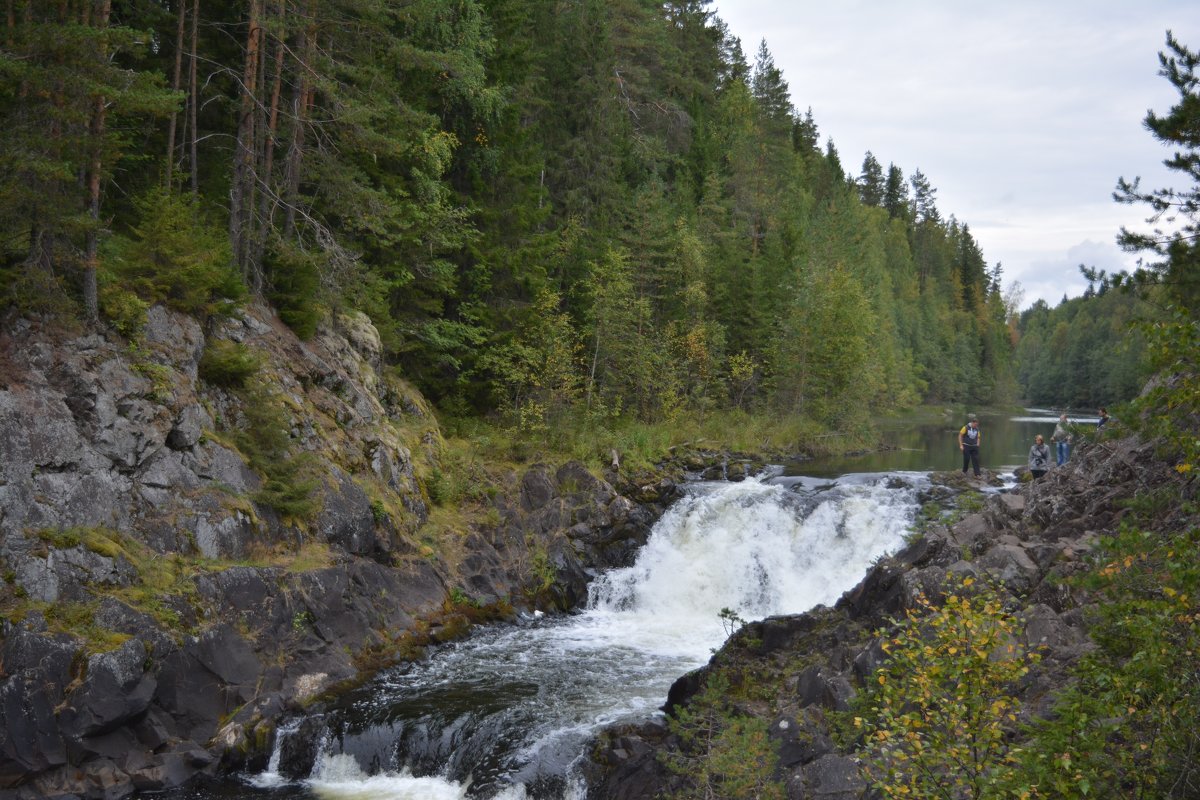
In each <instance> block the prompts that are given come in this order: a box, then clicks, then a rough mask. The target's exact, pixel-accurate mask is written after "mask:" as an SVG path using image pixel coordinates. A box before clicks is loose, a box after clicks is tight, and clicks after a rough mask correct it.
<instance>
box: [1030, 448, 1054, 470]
mask: <svg viewBox="0 0 1200 800" xmlns="http://www.w3.org/2000/svg"><path fill="white" fill-rule="evenodd" d="M1049 466H1050V445H1048V444H1035V445H1034V446H1033V447H1031V448H1029V468H1030V469H1040V470H1045V469H1046V468H1047V467H1049Z"/></svg>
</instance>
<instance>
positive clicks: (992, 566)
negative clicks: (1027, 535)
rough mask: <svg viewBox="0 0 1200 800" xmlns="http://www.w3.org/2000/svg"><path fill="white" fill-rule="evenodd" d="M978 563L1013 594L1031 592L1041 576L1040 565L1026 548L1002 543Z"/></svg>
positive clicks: (1021, 594) (989, 551)
mask: <svg viewBox="0 0 1200 800" xmlns="http://www.w3.org/2000/svg"><path fill="white" fill-rule="evenodd" d="M977 565H978V567H979V568H980V569H982V570H983V571H984V572H986V573H987V574H988V575H989V576H991V578H992V579H993V580H995V581H998V582H1000V583H1002V584H1004V587H1005V588H1006V589H1008V590H1009V591H1010V592H1012V593H1013V594H1016V595H1019V596H1023V595H1027V594H1029V592H1030V591H1031V590H1032V589H1033V587H1034V585H1035V583H1036V582H1037V580H1038V578H1039V577H1040V571H1039V570H1038V566H1037V564H1036V563H1034V561H1033V559H1031V558H1030V557H1029V554H1028V553H1026V552H1025V550H1024V548H1022V547H1018V546H1015V545H1011V544H1001V545H996V546H995V547H993V548H991V549H990V550H988V551H987V552H986V553H984V554H983V556H982V557H980V558H979V560H978V562H977Z"/></svg>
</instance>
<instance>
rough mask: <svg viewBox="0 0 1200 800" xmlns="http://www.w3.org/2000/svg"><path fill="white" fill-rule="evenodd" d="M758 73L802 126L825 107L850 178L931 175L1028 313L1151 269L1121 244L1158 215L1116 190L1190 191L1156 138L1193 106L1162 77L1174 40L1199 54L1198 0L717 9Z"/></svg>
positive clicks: (743, 1) (755, 0) (822, 118)
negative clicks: (1099, 275)
mask: <svg viewBox="0 0 1200 800" xmlns="http://www.w3.org/2000/svg"><path fill="white" fill-rule="evenodd" d="M713 8H714V10H715V11H716V13H717V15H718V16H719V17H720V18H721V19H723V20H725V22H726V23H727V24H728V25H729V29H730V31H731V32H732V33H733V34H734V35H736V36H738V37H739V38H740V39H741V40H742V48H743V50H744V51H745V53H746V57H747V59H749V61H750V62H751V65H753V62H754V56H755V54H756V53H757V52H758V44H759V42H760V41H761V40H762V39H764V38H765V39H766V40H767V47H768V49H769V50H770V51H771V54H772V56H773V57H774V59H775V64H776V66H778V67H779V68H780V69H781V70H783V74H784V78H785V80H787V82H788V86H789V88H790V90H791V95H792V102H793V104H794V105H795V106H796V108H797V109H798V110H800V111H801V112H803V111H804V110H806V109H808V108H811V109H812V112H813V118H814V119H815V120H816V123H817V127H818V130H819V131H820V133H821V134H822V146H824V140H825V137H829V138H832V139H833V142H834V145H835V146H836V147H837V150H838V154H839V155H840V156H841V160H842V166H843V167H844V168H845V169H846V170H847V171H848V172H850V173H852V174H854V175H858V174H859V173H860V172H861V168H862V161H863V155H864V154H865V153H866V152H867V151H868V150H870V151H871V152H872V153H873V154H874V155H875V157H876V159H878V160H879V162H880V163H881V164H882V165H883V167H884V169H885V170H886V169H887V165H888V164H889V163H894V164H896V166H898V167H900V168H901V169H902V170H904V174H905V176H906V177H908V176H911V175H912V173H913V172H914V171H915V170H916V169H920V170H921V171H922V172H923V173H925V175H926V177H928V178H929V181H930V183H931V184H932V185H933V186H934V188H936V189H937V205H938V209H939V211H941V213H942V216H943V217H947V216H949V215H950V214H953V215H955V216H956V217H957V218H958V219H959V220H960V221H962V222H965V223H967V224H968V225H969V226H970V228H971V232H972V234H973V235H974V237H975V239H976V240H977V241H978V242H979V244H980V246H981V247H982V249H983V253H984V257H985V258H986V259H987V261H988V264H989V265H994V264H995V263H996V262H1000V263H1002V265H1003V267H1004V283H1005V285H1006V286H1010V285H1012V284H1013V283H1014V282H1019V283H1020V284H1021V286H1022V287H1023V289H1024V302H1023V303H1022V306H1027V305H1029V304H1030V303H1032V302H1033V301H1034V300H1037V299H1038V298H1042V299H1044V300H1046V301H1047V302H1048V303H1050V304H1051V305H1056V304H1057V303H1058V301H1059V300H1060V299H1061V298H1062V297H1063V295H1064V294H1066V295H1069V296H1072V297H1074V296H1077V295H1079V294H1081V293H1082V292H1083V290H1084V289H1085V288H1086V286H1087V284H1086V282H1085V281H1084V280H1083V278H1082V277H1081V276H1080V275H1079V270H1078V266H1079V264H1080V263H1086V264H1088V265H1091V266H1096V267H1100V268H1102V269H1107V270H1109V271H1112V270H1113V269H1117V268H1121V267H1130V266H1132V265H1133V263H1134V260H1135V257H1134V256H1132V255H1130V254H1127V253H1123V252H1122V251H1121V250H1120V249H1119V248H1117V246H1116V245H1115V244H1114V239H1115V237H1116V234H1117V232H1118V231H1119V229H1120V227H1121V225H1126V226H1128V227H1144V225H1142V222H1143V220H1144V218H1145V217H1146V209H1145V208H1144V207H1141V206H1123V205H1118V204H1117V203H1114V202H1113V201H1112V191H1113V188H1114V186H1115V185H1116V182H1117V178H1118V177H1120V176H1124V177H1126V178H1130V179H1132V178H1134V177H1137V176H1141V177H1142V181H1143V187H1160V186H1164V185H1168V184H1170V183H1174V184H1175V185H1179V180H1178V179H1177V178H1175V177H1173V176H1171V175H1170V174H1169V172H1168V171H1167V170H1166V169H1165V168H1163V167H1162V160H1163V159H1164V158H1167V157H1169V156H1170V150H1169V149H1168V148H1165V147H1164V146H1163V145H1161V144H1159V143H1158V142H1157V141H1156V140H1155V139H1154V138H1153V137H1152V136H1151V135H1150V133H1149V132H1148V131H1146V129H1145V128H1144V127H1143V125H1142V120H1143V119H1144V118H1145V115H1146V111H1147V109H1151V108H1152V109H1154V110H1156V111H1159V112H1165V111H1166V110H1167V109H1168V108H1169V107H1170V106H1171V105H1173V104H1174V103H1175V102H1176V101H1177V100H1178V94H1177V93H1176V92H1175V90H1174V89H1173V88H1172V87H1171V85H1170V84H1169V83H1168V82H1167V80H1166V79H1165V78H1163V77H1161V76H1159V75H1158V56H1157V54H1158V52H1159V51H1160V50H1163V49H1164V48H1165V42H1166V31H1167V30H1168V29H1169V30H1171V31H1173V32H1174V34H1175V36H1176V38H1178V39H1179V40H1180V41H1181V42H1182V43H1183V44H1184V45H1186V46H1188V47H1190V48H1191V49H1193V50H1195V49H1197V48H1200V2H1195V0H1188V1H1187V2H1184V1H1183V0H1173V1H1168V0H1126V1H1125V2H1112V1H1111V0H1041V2H1033V1H1032V0H999V1H997V0H992V1H991V2H973V1H972V2H967V1H961V0H957V1H956V0H906V1H905V2H885V1H884V0H874V1H869V0H823V2H812V1H811V0H793V1H792V2H784V1H783V0H715V2H714V4H713Z"/></svg>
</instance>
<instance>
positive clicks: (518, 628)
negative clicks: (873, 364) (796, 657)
mask: <svg viewBox="0 0 1200 800" xmlns="http://www.w3.org/2000/svg"><path fill="white" fill-rule="evenodd" d="M923 480H924V478H923V476H921V475H918V474H915V473H913V474H907V475H896V474H892V475H883V474H873V475H857V476H855V475H851V476H843V477H842V478H839V479H837V480H816V479H807V478H777V479H774V480H763V479H754V480H746V481H743V482H741V483H706V484H694V485H690V486H689V487H688V488H687V492H686V494H685V496H684V497H683V498H682V499H681V500H679V501H678V502H676V503H675V505H673V506H672V507H671V508H670V509H669V510H668V511H667V513H666V514H665V515H664V516H663V517H662V518H661V519H660V520H659V522H658V523H657V524H656V525H655V527H654V530H653V531H652V532H651V535H650V537H649V539H648V541H647V544H646V546H645V547H644V548H643V549H642V551H641V552H640V553H639V556H638V558H637V560H636V562H635V563H634V564H633V565H632V566H630V567H628V568H626V569H619V570H614V571H611V572H609V573H607V574H605V575H603V576H601V577H599V578H597V579H596V580H595V581H594V582H593V585H592V587H591V589H590V597H589V603H588V608H587V609H586V610H585V611H583V612H581V613H579V614H576V615H571V616H569V617H557V618H553V617H546V618H541V619H532V618H530V619H526V620H524V621H522V622H521V623H520V624H517V625H498V626H492V627H487V628H483V629H480V630H478V631H477V632H475V633H473V634H472V636H471V637H469V638H468V639H467V640H464V641H461V642H456V643H453V644H450V645H447V646H445V647H444V648H442V649H440V650H439V651H437V652H436V653H435V654H434V655H433V656H432V657H431V658H430V659H429V660H427V661H424V662H420V663H415V664H408V665H403V666H401V667H398V668H396V669H394V670H390V671H386V672H384V673H383V674H381V675H380V676H379V677H378V678H377V679H376V680H375V681H373V682H372V683H370V684H368V685H367V686H365V687H363V688H362V689H359V690H357V691H356V692H352V693H351V694H350V695H348V696H347V697H345V698H343V699H342V700H341V701H340V703H339V707H338V708H334V709H331V710H330V711H329V713H328V714H327V715H326V718H325V720H324V725H325V729H324V733H323V734H322V740H321V743H320V748H319V757H318V759H317V761H316V763H315V765H314V767H313V770H312V773H311V774H310V775H309V776H308V777H307V780H305V781H304V782H303V784H302V786H303V788H304V792H305V793H306V794H307V795H308V796H316V797H320V798H330V800H334V798H337V799H339V800H340V799H343V798H345V799H347V800H348V799H349V798H367V797H370V798H391V800H451V799H453V800H460V799H461V798H468V797H469V798H481V799H483V798H486V799H487V800H533V798H554V799H555V800H561V799H562V798H577V797H582V787H581V786H580V785H579V783H578V781H577V779H576V778H575V777H574V772H573V767H574V765H575V764H576V763H577V762H578V761H579V760H580V758H581V757H582V753H583V751H584V749H585V748H586V746H587V742H588V741H589V740H590V738H591V736H593V735H594V734H595V732H596V731H598V730H599V729H600V728H602V727H603V726H605V725H608V724H611V723H613V722H617V721H621V720H627V719H637V718H646V717H647V716H650V715H653V714H656V713H659V712H658V709H659V707H660V706H661V705H662V703H663V701H664V700H665V698H666V692H667V689H668V688H669V687H670V685H671V683H672V682H673V681H674V680H675V678H677V677H678V676H680V675H682V674H683V673H685V672H687V671H689V670H691V669H694V668H696V667H698V666H700V665H702V664H703V663H705V662H706V661H707V660H708V658H709V657H710V655H711V653H712V651H713V650H714V649H715V648H717V647H719V646H720V645H721V643H722V642H723V641H724V639H725V637H726V635H727V631H726V629H725V626H724V624H723V621H722V619H721V618H720V616H719V613H720V612H721V610H722V609H725V608H728V609H731V610H733V611H734V612H736V613H737V615H738V616H740V617H742V618H744V619H757V618H761V617H765V616H770V615H773V614H783V613H796V612H800V611H804V610H807V609H809V608H812V607H813V606H815V605H817V604H821V603H826V604H828V603H832V602H834V601H835V600H836V599H837V598H838V596H840V594H841V593H842V592H844V591H845V590H847V589H849V588H850V587H851V586H853V585H854V584H855V583H856V582H857V581H858V580H859V579H860V578H861V577H862V576H863V574H864V573H865V572H866V570H867V568H868V567H869V566H870V564H871V563H872V561H874V560H875V559H877V558H879V557H880V556H881V555H883V554H884V553H886V552H888V551H891V550H895V549H897V548H898V547H899V546H900V545H901V544H902V542H903V537H904V533H905V531H906V530H907V528H908V525H909V524H910V523H911V520H912V518H913V516H914V513H915V511H916V507H917V505H916V493H917V487H918V484H920V483H921V482H923ZM280 735H281V736H284V735H286V733H285V732H284V731H282V730H281V734H280ZM276 746H277V748H278V744H277V745H276ZM276 768H277V766H276ZM268 777H270V778H273V779H276V780H274V781H272V780H265V778H268ZM277 779H278V776H259V778H258V781H257V783H258V785H260V786H267V785H277V783H278V781H277Z"/></svg>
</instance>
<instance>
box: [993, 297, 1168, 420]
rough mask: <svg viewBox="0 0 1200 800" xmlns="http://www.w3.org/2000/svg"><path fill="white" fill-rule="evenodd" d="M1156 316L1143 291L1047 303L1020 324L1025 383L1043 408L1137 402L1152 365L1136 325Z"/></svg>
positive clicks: (1020, 370)
mask: <svg viewBox="0 0 1200 800" xmlns="http://www.w3.org/2000/svg"><path fill="white" fill-rule="evenodd" d="M1154 315H1155V309H1154V308H1153V307H1151V306H1149V305H1148V304H1147V303H1146V302H1145V301H1144V300H1142V299H1141V298H1140V297H1139V296H1138V295H1135V294H1133V293H1130V292H1124V291H1118V290H1112V289H1108V288H1107V287H1105V286H1103V285H1101V287H1100V290H1099V291H1095V290H1093V289H1089V290H1088V291H1087V292H1086V293H1085V294H1084V295H1083V296H1082V297H1076V298H1073V299H1071V300H1068V299H1066V298H1065V297H1064V298H1063V300H1062V302H1061V303H1060V304H1059V305H1058V306H1056V307H1055V308H1050V307H1049V306H1048V305H1047V304H1046V303H1045V301H1042V300H1039V301H1038V302H1036V303H1034V305H1033V306H1032V307H1030V308H1028V309H1026V310H1025V311H1023V312H1022V313H1021V316H1020V319H1019V321H1018V323H1017V331H1018V333H1019V334H1020V341H1019V343H1018V344H1017V350H1016V364H1017V380H1018V381H1019V382H1020V385H1021V396H1022V397H1023V398H1024V399H1025V400H1027V401H1028V402H1031V403H1033V404H1035V405H1043V406H1051V407H1055V408H1087V409H1094V408H1096V407H1098V406H1107V405H1114V404H1116V403H1119V402H1125V401H1127V400H1132V399H1133V398H1134V397H1136V396H1137V394H1138V392H1139V391H1141V389H1142V387H1143V386H1145V384H1146V380H1147V378H1148V377H1149V371H1150V367H1149V364H1148V361H1147V359H1146V342H1145V337H1144V336H1143V335H1142V333H1141V332H1140V329H1139V327H1138V325H1137V324H1136V323H1138V322H1144V321H1146V320H1148V319H1150V318H1152V317H1153V316H1154Z"/></svg>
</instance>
